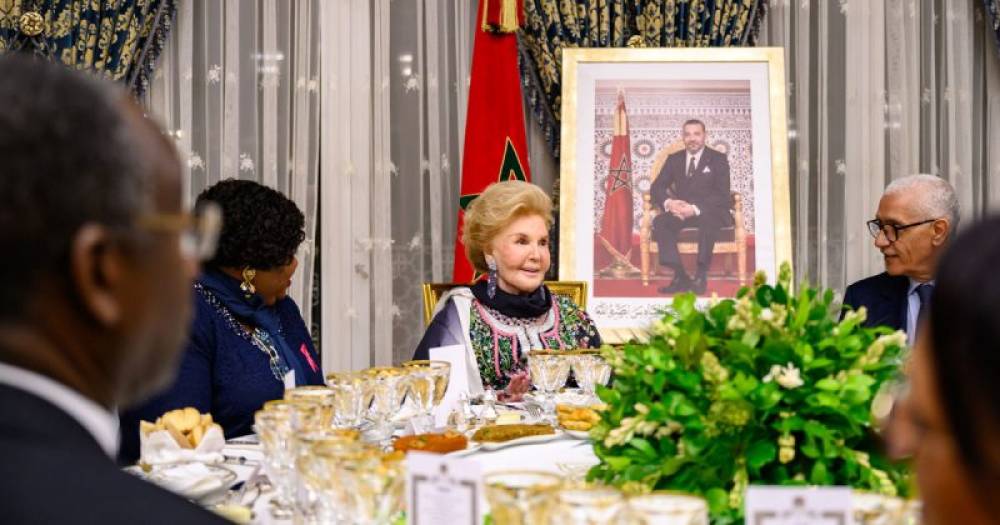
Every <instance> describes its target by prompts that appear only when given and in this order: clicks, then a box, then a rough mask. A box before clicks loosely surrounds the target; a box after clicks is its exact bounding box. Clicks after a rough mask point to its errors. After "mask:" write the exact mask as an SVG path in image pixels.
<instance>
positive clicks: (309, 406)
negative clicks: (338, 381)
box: [262, 399, 329, 431]
mask: <svg viewBox="0 0 1000 525" xmlns="http://www.w3.org/2000/svg"><path fill="white" fill-rule="evenodd" d="M262 410H264V411H265V412H269V411H281V412H288V413H289V414H290V416H291V422H292V428H293V429H295V430H297V431H311V430H321V429H323V428H326V427H327V426H329V425H328V424H327V423H326V422H325V421H324V416H325V414H324V410H323V407H322V406H321V405H320V404H319V403H316V402H315V401H309V400H304V399H272V400H271V401H267V402H265V403H264V407H263V408H262Z"/></svg>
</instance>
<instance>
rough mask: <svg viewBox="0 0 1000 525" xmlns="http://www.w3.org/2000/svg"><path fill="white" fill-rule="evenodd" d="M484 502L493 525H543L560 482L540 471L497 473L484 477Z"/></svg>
mask: <svg viewBox="0 0 1000 525" xmlns="http://www.w3.org/2000/svg"><path fill="white" fill-rule="evenodd" d="M483 482H484V484H485V486H486V489H485V491H486V500H487V501H488V502H489V504H490V513H491V514H492V515H493V523H495V524H496V525H547V524H548V523H549V519H550V517H551V515H552V510H553V507H554V504H555V494H556V491H557V490H559V487H560V485H561V483H562V480H561V479H560V478H559V476H557V475H555V474H552V473H549V472H542V471H531V470H521V471H515V470H511V471H499V472H494V473H491V474H487V475H486V476H485V477H484V479H483Z"/></svg>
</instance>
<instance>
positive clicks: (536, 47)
mask: <svg viewBox="0 0 1000 525" xmlns="http://www.w3.org/2000/svg"><path fill="white" fill-rule="evenodd" d="M766 9H767V0H524V11H525V22H526V23H525V25H524V27H523V28H522V30H521V33H520V44H521V45H520V46H519V48H520V51H521V77H522V79H523V81H524V82H523V83H524V86H525V97H526V98H527V100H528V104H529V106H530V107H531V109H532V111H533V112H534V113H535V116H536V117H537V118H538V121H539V122H540V123H541V125H542V130H543V131H544V133H545V139H546V141H547V142H548V144H549V146H550V147H551V148H552V152H553V154H554V155H555V157H556V158H557V159H558V158H559V110H560V105H561V104H562V101H561V92H562V84H561V80H562V62H561V56H562V48H564V47H625V46H627V45H633V46H639V47H726V46H752V45H754V43H755V42H756V39H757V32H758V30H759V28H760V23H761V20H763V18H764V13H765V11H766Z"/></svg>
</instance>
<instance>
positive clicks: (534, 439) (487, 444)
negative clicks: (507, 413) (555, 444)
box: [469, 429, 563, 451]
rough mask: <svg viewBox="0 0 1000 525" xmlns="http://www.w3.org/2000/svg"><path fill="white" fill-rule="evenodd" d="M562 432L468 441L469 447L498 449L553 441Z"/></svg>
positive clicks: (557, 430)
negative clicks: (499, 439) (507, 438)
mask: <svg viewBox="0 0 1000 525" xmlns="http://www.w3.org/2000/svg"><path fill="white" fill-rule="evenodd" d="M562 434H563V432H562V431H561V430H559V429H556V431H555V433H553V434H541V435H537V436H525V437H522V438H517V439H511V440H508V441H471V440H470V441H469V446H470V448H471V447H472V446H475V447H476V448H477V450H486V451H493V450H500V449H502V448H508V447H517V446H521V445H534V444H537V443H545V442H548V441H555V440H557V439H560V438H561V437H562Z"/></svg>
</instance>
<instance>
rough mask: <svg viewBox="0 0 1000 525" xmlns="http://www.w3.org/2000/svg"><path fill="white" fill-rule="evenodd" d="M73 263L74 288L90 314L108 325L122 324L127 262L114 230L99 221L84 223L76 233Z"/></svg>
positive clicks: (70, 261) (71, 269)
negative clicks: (117, 245)
mask: <svg viewBox="0 0 1000 525" xmlns="http://www.w3.org/2000/svg"><path fill="white" fill-rule="evenodd" d="M69 264H70V275H71V276H72V279H73V280H72V287H73V289H74V290H75V291H76V293H77V295H78V296H79V301H80V304H81V305H82V306H83V308H84V309H85V310H86V311H87V313H88V314H90V315H91V316H93V317H94V319H96V320H97V322H99V323H100V324H102V325H105V326H111V325H114V324H116V323H118V321H120V320H121V317H122V311H123V308H122V304H121V301H120V298H119V294H118V291H119V290H118V287H119V286H120V284H121V281H122V278H123V277H124V261H123V260H122V253H121V251H120V250H119V249H118V248H117V247H116V245H115V243H114V239H113V237H112V235H111V232H110V231H109V230H108V229H107V228H106V227H104V226H101V225H99V224H85V225H83V226H82V227H81V228H80V229H79V230H77V232H76V235H75V236H73V242H72V245H71V246H70V254H69Z"/></svg>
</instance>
